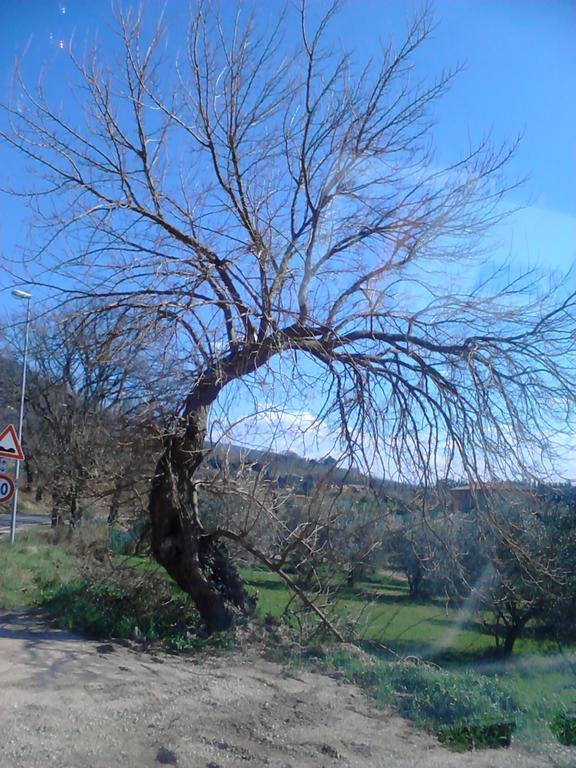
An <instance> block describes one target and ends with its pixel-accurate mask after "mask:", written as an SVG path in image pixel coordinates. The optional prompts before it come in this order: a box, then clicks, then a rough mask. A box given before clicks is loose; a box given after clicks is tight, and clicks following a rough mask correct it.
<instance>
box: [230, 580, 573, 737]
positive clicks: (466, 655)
mask: <svg viewBox="0 0 576 768" xmlns="http://www.w3.org/2000/svg"><path fill="white" fill-rule="evenodd" d="M244 577H245V579H246V580H247V582H248V584H249V585H250V586H251V587H252V588H253V589H255V590H256V591H257V592H258V606H259V610H260V611H261V612H262V613H263V614H270V615H272V616H277V617H279V616H280V615H281V614H282V613H283V611H284V609H285V607H286V605H287V603H288V601H289V599H290V598H289V594H288V592H287V590H286V588H285V586H284V584H283V583H282V582H281V579H280V577H278V576H277V575H275V574H270V573H267V572H266V571H261V570H251V571H245V572H244ZM337 611H338V612H339V613H340V614H341V615H344V616H346V617H347V618H348V619H349V620H350V621H351V622H353V621H354V620H356V619H357V618H358V617H360V619H359V621H358V624H357V629H358V630H359V632H360V634H361V635H362V637H363V638H364V640H365V647H366V648H367V649H368V650H370V651H371V652H372V653H374V652H375V650H376V649H377V647H378V646H379V645H383V646H386V647H388V648H390V649H392V650H394V651H396V652H397V653H399V654H401V655H402V656H406V655H409V656H416V657H418V658H424V659H428V660H429V661H431V662H434V663H435V664H440V665H441V666H442V668H444V669H446V670H447V671H449V672H453V673H455V674H456V675H464V676H466V675H468V674H472V675H474V676H476V677H477V678H480V679H487V680H494V681H504V682H505V684H506V685H507V686H509V688H510V690H511V691H512V693H513V694H514V697H515V699H516V700H517V702H518V712H517V713H516V715H515V719H516V721H517V722H518V727H519V737H520V738H521V739H522V740H523V741H524V742H525V743H527V744H532V745H534V746H540V745H541V743H542V741H543V740H544V741H546V740H549V739H550V738H551V734H550V731H549V727H548V721H549V720H550V719H551V718H552V717H553V716H554V715H556V714H557V713H558V712H564V711H576V659H575V658H574V655H573V654H571V655H570V656H568V654H567V651H566V649H563V650H562V651H560V649H558V648H556V647H554V646H553V645H552V644H551V643H550V642H542V641H539V642H538V641H536V640H534V639H532V638H530V637H528V638H525V639H520V640H519V641H518V642H517V644H516V647H515V651H514V655H513V657H512V658H511V659H509V660H508V661H502V660H497V659H495V658H494V657H493V655H491V653H490V652H491V651H492V650H493V648H494V640H493V638H492V637H490V636H489V635H487V634H485V633H484V632H483V627H482V625H481V624H480V623H479V622H478V621H477V620H473V619H472V618H471V617H470V616H469V615H467V614H466V612H465V611H458V610H454V609H450V608H446V606H444V605H442V604H441V603H440V602H424V601H414V600H413V599H411V598H410V596H409V593H408V586H407V584H406V583H405V582H404V581H403V580H402V579H401V578H399V577H398V578H395V577H394V576H393V575H391V574H374V575H372V576H371V577H370V578H369V580H367V581H360V582H358V583H357V584H356V585H355V587H354V588H353V589H350V588H347V587H344V588H342V589H341V590H340V594H339V600H338V603H337ZM379 655H380V654H378V653H377V657H378V656H379ZM382 655H383V656H384V658H386V659H388V660H390V659H391V658H393V656H391V655H390V654H387V653H385V652H384V653H382ZM349 663H350V662H349V660H346V659H344V661H343V662H342V665H343V667H344V669H345V671H346V668H347V666H348V665H349ZM352 677H353V678H354V675H353V674H352ZM374 691H376V693H378V691H380V693H379V694H378V695H383V694H382V691H384V693H386V691H388V693H387V694H386V695H387V696H388V698H390V696H392V693H391V692H390V686H389V683H388V682H387V681H386V680H384V681H383V682H381V683H379V684H378V685H377V686H375V687H374ZM426 695H428V694H426ZM384 698H386V697H384ZM386 700H387V699H386Z"/></svg>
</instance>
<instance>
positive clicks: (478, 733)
mask: <svg viewBox="0 0 576 768" xmlns="http://www.w3.org/2000/svg"><path fill="white" fill-rule="evenodd" d="M89 531H90V529H87V530H86V532H85V533H84V538H82V537H81V536H76V538H75V539H73V540H66V539H62V537H60V541H59V542H57V543H55V542H54V539H55V534H54V532H52V531H48V530H44V531H38V530H37V531H27V532H23V533H20V534H19V536H18V537H17V541H16V544H15V545H14V546H13V547H11V546H10V545H9V544H8V542H7V541H6V540H4V541H2V542H0V558H1V560H2V563H3V568H2V569H1V570H0V606H1V607H2V608H5V609H6V608H7V609H18V608H29V607H35V608H41V609H43V610H45V611H46V612H47V614H48V615H49V616H50V617H51V618H52V619H53V620H54V621H55V622H56V623H57V624H58V625H59V626H60V627H63V628H66V629H70V630H76V631H80V632H82V633H83V634H85V635H86V636H87V637H89V638H94V639H98V640H109V639H129V640H130V641H135V642H137V643H140V644H141V645H142V647H149V646H151V645H153V646H154V647H156V648H163V649H165V650H167V651H172V652H174V651H195V652H197V651H200V650H215V649H228V648H232V647H234V644H235V636H234V633H233V632H224V633H219V634H216V635H213V636H212V637H210V638H207V637H206V633H205V631H204V630H203V628H202V625H201V621H200V619H199V616H198V614H197V613H196V611H195V610H194V608H193V607H192V605H191V603H190V601H189V600H188V598H187V596H186V594H185V593H184V592H183V591H182V590H180V588H179V587H178V586H177V585H176V584H175V583H174V582H172V581H171V580H170V579H169V578H167V577H166V574H165V572H164V571H163V570H162V569H161V568H159V566H158V565H157V564H156V563H155V562H154V561H153V560H151V559H150V558H149V557H148V556H133V555H130V556H125V555H119V554H114V553H111V552H110V551H108V549H107V547H106V546H103V545H102V542H101V541H100V542H99V540H98V536H97V533H95V531H94V530H91V531H90V532H89ZM242 575H243V577H244V579H245V581H246V583H247V585H248V588H249V591H250V593H251V594H252V595H253V596H255V597H257V615H256V617H255V618H254V620H253V623H254V624H255V625H257V626H259V627H260V628H261V630H262V631H261V633H260V637H263V638H264V639H265V641H266V642H267V644H268V647H269V650H270V651H272V652H273V653H275V654H277V653H281V654H282V655H283V656H284V657H287V658H289V659H290V661H291V663H293V664H307V665H309V664H313V665H315V666H317V667H318V668H320V669H322V670H324V671H326V672H328V673H331V674H337V675H338V676H341V677H342V678H343V679H346V680H350V681H352V682H355V683H357V684H359V685H360V686H362V687H363V688H365V689H366V691H367V692H368V694H369V695H370V696H371V697H372V698H373V699H374V701H375V702H376V703H377V704H378V705H379V706H382V707H392V708H394V709H395V710H396V711H398V712H399V713H400V714H402V715H403V716H405V717H406V718H408V719H409V720H411V721H412V722H414V724H415V725H416V726H417V727H420V728H425V729H426V730H429V731H431V732H433V733H435V734H436V735H437V736H438V738H439V740H440V741H442V742H443V743H444V744H446V746H448V747H450V748H451V749H457V750H458V749H469V748H483V747H497V746H506V745H507V744H508V743H509V741H510V738H511V737H512V735H514V738H516V739H519V740H521V741H522V742H523V743H524V744H525V745H527V746H529V747H530V746H533V747H538V746H541V745H542V743H547V742H549V741H550V740H554V738H556V739H558V740H559V741H561V742H563V743H568V742H569V739H570V738H571V734H572V730H571V729H572V728H573V725H572V720H571V719H570V713H571V712H572V711H573V710H574V709H575V708H576V686H575V685H574V670H573V667H572V666H571V664H570V656H569V653H568V650H567V649H566V648H564V649H560V648H559V647H558V646H556V645H554V644H553V643H551V642H550V641H542V640H541V639H539V638H538V633H537V632H535V633H534V636H533V637H526V638H523V639H521V640H519V642H518V644H517V647H516V652H515V654H514V659H513V661H510V660H509V661H508V662H503V661H502V660H499V659H498V658H497V657H495V655H494V648H493V643H492V641H491V638H490V636H489V635H488V634H486V633H485V631H484V628H483V626H482V624H481V623H480V622H478V621H473V620H470V619H469V618H468V619H467V618H465V616H464V615H463V614H460V613H459V612H458V611H456V610H453V609H449V608H448V609H447V608H446V607H445V606H443V605H442V603H441V601H439V600H436V601H434V600H425V599H423V598H422V599H419V600H414V599H413V598H411V596H410V590H409V585H408V583H407V581H406V580H405V579H404V578H402V576H401V574H399V573H398V574H394V573H391V572H388V571H386V572H382V571H377V570H374V571H373V572H371V573H368V574H366V575H365V577H364V578H363V579H360V580H358V581H357V583H356V584H355V585H354V587H351V586H349V585H348V584H347V579H346V578H345V574H334V573H332V574H331V576H330V577H329V578H328V581H329V582H330V586H331V588H332V589H333V590H336V591H337V593H338V599H337V600H335V601H334V606H335V608H334V610H335V611H337V612H338V613H339V614H340V618H341V619H342V620H343V622H344V625H346V624H348V626H350V627H352V626H354V629H355V631H356V632H358V633H359V634H360V635H361V636H362V637H363V641H362V642H360V647H361V648H362V650H360V651H359V652H356V651H355V652H350V651H348V650H347V649H346V647H344V648H343V649H340V648H338V647H334V646H332V647H330V645H329V644H330V640H329V638H328V637H327V636H326V634H323V628H322V626H321V625H320V624H319V623H318V622H317V621H316V622H314V621H313V619H312V620H311V621H310V623H309V624H307V625H303V623H302V619H301V618H298V619H297V618H296V614H293V613H292V612H291V604H292V596H291V593H290V591H289V590H288V589H287V588H286V586H285V585H284V584H283V583H282V581H281V580H280V578H279V577H278V576H276V575H274V574H270V573H268V572H267V571H266V570H263V569H257V568H245V569H243V571H242ZM303 629H305V630H306V632H307V633H308V636H307V638H305V637H304V636H303V634H302V631H303ZM327 647H328V650H325V649H326V648H327Z"/></svg>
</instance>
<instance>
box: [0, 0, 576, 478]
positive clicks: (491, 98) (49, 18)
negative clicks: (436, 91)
mask: <svg viewBox="0 0 576 768" xmlns="http://www.w3.org/2000/svg"><path fill="white" fill-rule="evenodd" d="M125 4H126V5H128V4H129V3H128V2H126V3H125ZM246 4H247V5H250V4H251V3H250V2H247V3H246ZM253 4H254V5H255V6H256V8H258V9H260V8H261V9H262V12H263V13H264V12H265V13H266V14H269V15H271V16H274V15H275V14H276V13H277V12H278V11H279V10H280V9H281V7H282V6H283V3H282V2H280V0H266V2H264V0H259V2H257V1H255V2H254V3H253ZM325 5H326V3H325V2H324V0H310V6H311V9H312V11H313V12H316V11H320V10H321V9H322V8H323V7H325ZM430 5H431V7H432V9H433V11H434V14H435V18H436V21H437V26H436V28H435V31H434V33H433V35H432V39H431V40H430V42H429V43H428V44H427V45H426V46H425V48H424V49H422V50H421V51H420V53H419V55H418V65H419V73H420V75H421V76H422V77H427V76H429V77H432V76H433V75H434V73H438V72H440V71H441V70H442V69H443V68H449V67H453V66H456V65H462V66H463V71H462V72H461V73H460V74H459V75H458V77H457V78H456V79H455V81H454V83H453V86H452V88H451V91H450V92H449V93H448V94H447V95H446V97H444V98H443V100H442V102H441V103H440V104H439V106H438V107H437V110H436V119H437V130H436V140H437V149H438V152H437V162H438V163H441V164H449V163H450V162H452V161H454V160H455V159H457V158H458V157H459V156H460V154H461V152H462V150H463V148H465V146H466V145H467V144H468V142H469V141H471V142H472V143H474V142H475V141H477V140H479V139H480V138H481V137H482V136H484V135H486V134H490V135H491V136H492V138H493V140H494V141H495V142H499V141H501V140H511V139H513V138H514V137H515V136H516V135H517V134H519V133H520V134H522V136H523V138H522V142H521V144H520V147H519V150H518V153H517V155H516V158H515V159H514V161H513V163H512V164H511V166H510V168H509V173H510V181H511V182H513V181H514V180H515V179H517V178H523V177H526V181H525V183H524V184H523V186H522V187H521V188H519V189H516V190H515V191H514V192H513V194H512V197H511V200H510V203H511V204H512V205H514V206H520V207H521V208H522V210H520V211H519V212H518V213H516V214H515V215H514V216H513V217H512V218H511V219H510V220H508V221H507V222H506V224H505V226H502V227H501V228H500V230H499V231H498V232H497V236H498V245H497V246H495V253H494V258H495V260H500V259H502V258H503V257H506V258H508V259H510V261H511V262H513V263H515V264H516V265H519V266H537V267H541V268H543V269H552V270H554V271H556V273H557V274H562V273H565V272H567V271H568V269H569V268H570V267H571V265H572V264H573V263H574V261H575V259H576V195H575V193H574V179H575V178H576V140H575V138H574V137H576V99H575V98H574V90H575V89H574V84H575V82H576V46H575V45H574V42H573V38H574V30H575V29H576V2H574V1H573V0H546V1H544V0H432V2H431V3H430ZM144 6H145V7H146V8H147V9H148V10H149V11H152V12H160V10H161V9H162V8H163V7H164V6H165V7H166V14H167V19H168V25H169V26H171V25H174V26H175V27H178V26H179V25H180V24H181V20H182V19H183V18H184V16H185V14H186V8H187V7H188V1H187V0H167V1H166V2H159V1H157V0H147V2H144ZM222 7H223V8H224V12H225V13H227V12H231V10H232V7H233V3H232V2H227V0H224V2H223V3H222ZM420 7H421V4H420V3H417V2H412V0H349V1H348V2H347V3H345V4H344V7H343V9H342V11H341V13H340V14H339V16H338V17H337V19H336V21H335V26H334V30H333V32H334V34H335V36H336V40H337V41H338V42H337V44H341V45H342V46H343V47H345V48H347V49H352V50H354V51H355V53H356V55H357V57H358V59H359V60H362V59H363V58H366V57H368V56H374V57H376V58H377V57H378V55H379V51H380V48H381V45H382V44H383V43H385V42H387V41H388V40H389V39H390V37H392V38H396V39H399V38H400V37H401V36H402V32H403V30H404V29H405V28H406V26H407V24H408V23H409V20H410V18H411V17H412V16H413V14H414V12H415V11H416V10H417V9H419V8H420ZM112 27H113V23H112V13H111V3H110V2H109V1H108V0H92V1H91V2H85V0H27V2H25V3H22V2H17V1H16V0H0V87H1V92H2V99H6V98H8V94H9V90H10V80H11V74H12V71H13V63H14V59H15V57H16V56H21V55H22V54H25V55H24V72H25V73H26V75H27V76H28V77H29V78H30V79H31V80H34V79H35V78H36V77H37V74H38V72H39V71H40V70H41V69H42V68H43V67H47V68H48V70H49V71H50V72H51V78H50V82H51V86H50V87H51V93H52V97H53V98H55V99H56V100H58V99H60V98H62V99H63V98H65V96H66V94H67V88H68V83H69V73H68V69H67V66H66V46H67V44H68V43H69V41H70V39H71V38H72V37H73V38H74V40H75V41H76V42H75V45H76V46H77V47H80V48H81V47H82V45H83V43H84V41H86V40H90V39H91V38H92V37H93V36H94V35H95V34H98V36H99V38H100V39H101V45H102V49H103V52H104V54H105V55H106V56H107V57H110V58H109V60H112V49H113V46H114V42H115V37H114V32H113V29H112ZM0 162H1V167H2V179H3V182H4V183H6V181H8V182H10V181H11V182H18V180H19V178H20V177H21V176H22V174H25V173H26V170H25V167H24V165H22V164H21V163H19V162H17V161H16V160H15V159H14V158H13V157H12V156H11V155H10V154H8V153H7V152H6V151H5V150H4V149H2V148H0ZM0 205H1V212H2V215H1V217H0V266H1V265H2V263H4V264H5V263H6V262H5V259H6V257H9V258H11V259H14V258H16V259H17V257H18V250H19V247H20V246H21V245H22V244H23V243H25V242H26V239H27V237H28V231H27V221H28V210H27V206H26V203H25V201H23V200H21V199H15V198H10V197H8V196H6V195H1V196H0ZM475 277H476V276H475V275H469V276H468V278H469V279H470V280H471V281H474V279H475ZM572 279H573V278H572ZM13 285H14V278H13V277H11V276H10V275H9V274H8V273H7V271H6V270H5V269H1V268H0V305H1V306H2V308H3V310H7V311H8V312H10V311H11V310H12V309H15V308H16V307H15V304H14V301H13V300H12V298H11V296H10V288H11V287H13ZM306 418H307V417H306ZM573 474H576V472H574V473H573Z"/></svg>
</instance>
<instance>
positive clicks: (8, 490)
mask: <svg viewBox="0 0 576 768" xmlns="http://www.w3.org/2000/svg"><path fill="white" fill-rule="evenodd" d="M12 496H14V481H13V480H12V478H11V477H8V475H0V504H2V502H4V501H9V500H10V499H11V498H12Z"/></svg>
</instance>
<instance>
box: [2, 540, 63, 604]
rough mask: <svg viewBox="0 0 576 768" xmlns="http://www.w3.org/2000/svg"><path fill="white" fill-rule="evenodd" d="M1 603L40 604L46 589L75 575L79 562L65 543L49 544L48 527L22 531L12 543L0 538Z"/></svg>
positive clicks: (58, 584)
mask: <svg viewBox="0 0 576 768" xmlns="http://www.w3.org/2000/svg"><path fill="white" fill-rule="evenodd" d="M0 563H1V566H0V606H1V607H2V608H23V607H30V606H37V605H40V604H42V602H43V600H44V596H45V594H46V593H48V592H49V591H51V590H53V589H54V588H56V587H58V586H60V585H61V584H65V583H67V582H69V581H71V580H73V579H74V578H77V577H78V563H77V560H76V558H75V557H74V555H73V554H72V553H71V552H69V551H68V550H66V549H65V548H64V547H56V546H54V544H52V542H51V539H50V533H49V532H47V531H23V532H21V533H18V535H17V537H16V540H15V542H14V544H12V545H11V544H10V542H9V541H8V538H7V537H5V538H4V539H3V540H2V541H0Z"/></svg>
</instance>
